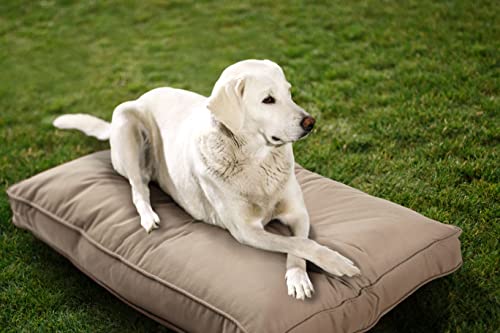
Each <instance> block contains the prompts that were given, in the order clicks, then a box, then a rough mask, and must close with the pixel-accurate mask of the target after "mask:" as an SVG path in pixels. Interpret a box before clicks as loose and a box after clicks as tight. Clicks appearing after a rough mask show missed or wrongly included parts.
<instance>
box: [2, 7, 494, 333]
mask: <svg viewBox="0 0 500 333" xmlns="http://www.w3.org/2000/svg"><path fill="white" fill-rule="evenodd" d="M499 27H500V24H499V21H498V3H496V2H494V1H429V0H423V1H394V2H391V1H371V0H368V1H354V2H347V1H346V2H344V1H315V2H314V4H305V2H304V3H302V2H297V1H291V2H286V3H285V2H284V1H283V2H280V1H255V2H254V3H253V4H252V5H250V4H248V3H244V2H241V3H240V2H237V1H231V2H229V1H228V2H221V1H213V2H208V1H180V0H179V1H160V0H152V1H143V2H139V1H53V0H45V1H40V2H34V1H18V0H4V1H1V2H0V78H1V81H0V178H1V179H0V186H1V189H2V191H1V194H0V220H1V223H0V331H2V332H18V331H25V332H33V331H61V332H151V331H167V330H166V329H164V328H162V327H161V326H160V325H158V324H156V323H155V322H153V321H151V320H149V319H147V318H145V317H144V316H142V315H140V314H138V313H136V312H135V311H134V310H132V309H130V308H128V307H127V306H126V305H124V304H122V303H121V302H120V301H118V300H117V299H115V298H114V297H113V296H111V295H110V294H109V293H108V292H106V291H105V290H104V289H102V288H101V287H99V286H97V285H96V284H95V283H93V282H92V281H91V280H90V279H89V278H87V277H86V276H84V275H83V274H82V273H80V272H79V271H78V270H77V269H76V268H74V267H73V266H72V265H71V264H70V263H69V262H68V261H67V260H65V259H63V258H62V257H61V256H59V255H58V254H56V253H55V252H54V251H52V250H51V249H50V248H48V247H47V246H46V245H44V244H43V243H41V242H40V241H37V240H36V239H34V238H33V237H32V236H31V235H30V234H29V233H27V232H24V231H21V230H17V229H16V228H15V227H14V226H13V225H12V223H11V212H10V208H9V204H8V201H7V196H6V195H5V191H4V190H5V189H6V188H7V186H9V185H10V184H13V183H15V182H17V181H20V180H22V179H24V178H26V177H29V176H31V175H34V174H36V173H37V172H40V171H42V170H45V169H47V168H50V167H52V166H56V165H58V164H60V163H62V162H65V161H68V160H71V159H74V158H76V157H78V156H82V155H84V154H87V153H90V152H93V151H97V150H102V149H107V148H108V144H107V143H102V142H98V141H96V140H93V139H91V138H87V137H85V136H83V135H81V134H79V133H75V132H62V131H56V130H54V129H53V128H52V127H51V125H50V122H51V120H52V119H53V118H54V117H55V116H56V115H59V114H61V113H66V112H70V113H76V112H83V113H92V114H94V115H97V116H100V117H103V118H105V119H110V116H111V112H112V110H113V108H114V107H115V106H116V105H117V104H119V103H120V102H122V101H124V100H128V99H133V98H136V97H137V96H138V95H140V94H141V93H143V92H145V91H147V90H149V89H151V88H153V87H157V86H162V85H170V86H175V87H179V88H185V89H190V90H194V91H197V92H200V93H203V94H209V93H210V91H211V87H212V85H213V83H214V81H215V80H216V78H217V76H218V75H219V73H220V72H221V70H222V69H223V68H224V67H226V66H227V65H229V64H231V63H233V62H235V61H237V60H241V59H245V58H269V59H273V60H275V61H276V62H278V63H279V64H281V65H282V66H283V67H284V69H285V72H286V74H287V76H288V79H289V80H290V82H292V83H293V84H294V88H293V94H294V97H295V99H296V101H297V102H298V103H299V104H300V105H302V106H303V107H304V108H305V109H307V110H308V111H310V112H311V113H312V114H313V115H314V116H315V117H316V118H317V120H318V126H317V129H316V130H315V133H314V134H313V135H311V136H310V137H309V138H308V139H307V140H305V141H302V142H299V143H297V144H296V145H295V152H296V159H297V160H298V162H300V163H301V164H302V165H304V166H305V167H307V168H309V169H311V170H313V171H316V172H319V173H321V174H323V175H325V176H328V177H331V178H334V179H336V180H339V181H341V182H344V183H347V184H349V185H351V186H354V187H357V188H359V189H361V190H363V191H366V192H368V193H370V194H373V195H376V196H379V197H383V198H385V199H388V200H391V201H394V202H397V203H399V204H402V205H404V206H407V207H410V208H412V209H414V210H416V211H419V212H421V213H423V214H424V215H426V216H429V217H431V218H433V219H436V220H439V221H442V222H444V223H451V224H455V225H457V226H459V227H461V228H462V229H463V231H464V232H463V235H462V236H461V241H462V246H463V247H462V251H463V256H464V265H463V267H462V268H461V269H460V270H459V271H458V272H456V273H455V274H453V275H451V276H449V277H446V278H443V279H440V280H438V281H435V282H432V283H430V284H428V285H426V286H425V287H423V288H421V289H420V290H419V291H418V292H416V293H415V294H414V295H412V296H411V297H410V298H409V299H408V300H406V301H405V302H403V303H402V304H401V305H399V306H398V307H397V308H396V309H394V310H393V311H391V312H390V313H389V314H387V315H386V316H385V317H384V318H383V319H382V320H381V321H380V323H379V324H378V325H377V326H376V327H375V328H374V329H373V331H374V332H495V331H498V329H499V323H500V316H499V313H500V299H499V297H500V292H499V291H500V281H499V267H500V263H499V244H498V239H499V236H500V230H499V228H500V223H499V222H500V221H499V212H500V207H499V206H500V205H499V201H500V200H499V199H500V198H499V194H500V186H499V176H500V175H499V174H500V166H499V159H498V147H499V141H500V140H499V133H500V128H499V122H500V117H499V113H498V110H499V107H500V105H499V89H500V80H499V73H500V57H499V46H500V40H499V36H500V31H499V30H500V29H499Z"/></svg>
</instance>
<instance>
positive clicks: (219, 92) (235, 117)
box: [207, 77, 245, 133]
mask: <svg viewBox="0 0 500 333" xmlns="http://www.w3.org/2000/svg"><path fill="white" fill-rule="evenodd" d="M244 91H245V78H244V77H241V78H235V79H231V80H229V81H227V82H225V83H224V84H221V85H216V86H215V88H214V90H213V91H212V94H211V95H210V97H209V98H208V102H207V108H208V109H209V110H210V111H212V114H213V115H214V117H215V119H217V120H218V121H220V122H221V123H223V124H224V125H225V126H226V127H227V128H228V129H229V130H230V131H231V132H233V133H237V132H238V131H239V130H240V129H241V127H242V126H243V121H244V120H245V119H244V116H245V115H244V111H243V103H242V98H243V93H244Z"/></svg>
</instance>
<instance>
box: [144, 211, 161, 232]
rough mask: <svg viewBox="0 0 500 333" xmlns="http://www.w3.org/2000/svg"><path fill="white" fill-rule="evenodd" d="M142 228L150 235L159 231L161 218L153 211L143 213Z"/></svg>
mask: <svg viewBox="0 0 500 333" xmlns="http://www.w3.org/2000/svg"><path fill="white" fill-rule="evenodd" d="M141 226H142V227H143V228H144V230H146V232H147V233H150V232H151V231H152V230H153V229H157V228H158V227H159V226H160V218H159V217H158V215H157V214H156V213H155V212H154V211H153V210H151V211H150V212H147V213H143V214H141Z"/></svg>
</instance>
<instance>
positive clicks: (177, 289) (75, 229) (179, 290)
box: [6, 187, 248, 333]
mask: <svg viewBox="0 0 500 333" xmlns="http://www.w3.org/2000/svg"><path fill="white" fill-rule="evenodd" d="M6 192H7V194H8V196H9V197H11V198H12V199H15V200H17V201H18V202H21V203H24V204H25V205H28V206H31V207H32V208H34V209H37V210H38V211H39V212H41V213H43V214H45V215H47V216H48V217H50V218H52V219H54V220H55V221H57V222H59V223H60V224H62V225H64V226H65V227H67V228H69V229H71V230H73V231H76V232H78V233H79V234H80V235H81V236H82V237H84V238H85V239H86V240H87V241H88V242H89V243H90V244H92V245H93V246H95V247H97V248H98V249H99V250H101V251H103V252H105V253H106V254H108V255H109V256H111V257H114V258H115V259H118V260H119V261H121V262H123V263H124V264H125V265H127V266H129V267H130V268H132V269H133V270H135V271H137V272H138V273H140V274H142V275H144V276H145V277H147V278H150V279H152V280H154V281H156V282H158V283H160V284H163V285H164V286H165V287H167V288H170V289H172V290H175V291H177V292H178V293H180V294H183V295H184V296H186V297H188V298H190V299H191V300H193V301H195V302H197V303H200V304H201V305H203V306H205V307H206V308H208V309H210V310H212V311H214V312H216V313H218V314H219V315H222V316H223V317H225V318H226V319H228V320H230V321H232V322H233V323H234V324H235V325H236V326H237V327H238V328H239V329H240V330H241V331H243V332H245V333H248V331H247V330H246V329H245V328H244V327H243V326H242V325H241V324H240V323H239V322H238V321H237V320H236V319H234V318H233V317H232V316H231V315H229V314H227V313H226V312H224V311H222V310H220V309H218V308H217V307H215V306H214V305H212V304H210V303H207V302H205V301H204V300H202V299H200V298H198V297H196V296H194V295H192V294H191V293H189V292H187V291H186V290H184V289H181V288H179V287H177V286H175V285H173V284H171V283H169V282H167V281H165V280H163V279H160V278H159V277H157V276H155V275H153V274H151V273H149V272H147V271H145V270H143V269H142V268H140V267H138V266H136V265H135V264H133V263H131V262H129V261H128V260H126V259H125V258H123V257H122V256H120V255H118V254H117V253H115V252H112V251H111V250H109V249H107V248H105V247H104V246H103V245H101V244H100V243H98V242H97V241H95V240H94V239H92V238H91V237H90V236H89V235H88V234H87V233H86V232H85V231H84V230H82V229H80V228H77V227H75V226H74V225H72V224H70V223H68V222H66V221H65V220H63V219H62V218H60V217H59V216H57V215H55V214H54V213H52V212H50V211H49V210H47V209H45V208H44V207H41V206H39V205H38V204H36V203H33V202H31V201H29V200H28V199H25V198H23V197H21V196H18V195H16V194H14V193H12V187H11V188H9V189H7V191H6ZM30 231H31V230H30Z"/></svg>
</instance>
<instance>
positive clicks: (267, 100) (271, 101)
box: [262, 96, 276, 104]
mask: <svg viewBox="0 0 500 333" xmlns="http://www.w3.org/2000/svg"><path fill="white" fill-rule="evenodd" d="M275 102H276V100H275V99H274V97H273V96H267V97H266V98H264V99H263V100H262V103H264V104H274V103H275Z"/></svg>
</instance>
